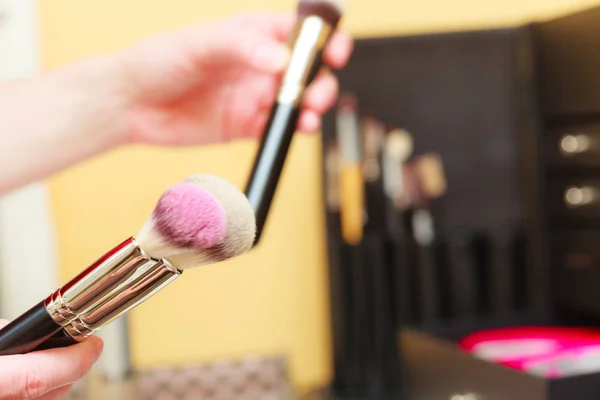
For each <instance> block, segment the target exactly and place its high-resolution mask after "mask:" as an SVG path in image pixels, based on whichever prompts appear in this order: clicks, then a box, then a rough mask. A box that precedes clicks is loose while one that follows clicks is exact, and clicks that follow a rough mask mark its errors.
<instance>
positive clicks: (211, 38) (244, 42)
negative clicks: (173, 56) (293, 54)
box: [183, 24, 290, 74]
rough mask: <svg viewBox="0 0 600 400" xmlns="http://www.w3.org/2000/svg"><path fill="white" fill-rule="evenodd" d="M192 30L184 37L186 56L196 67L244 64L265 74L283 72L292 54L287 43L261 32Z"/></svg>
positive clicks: (216, 26)
mask: <svg viewBox="0 0 600 400" xmlns="http://www.w3.org/2000/svg"><path fill="white" fill-rule="evenodd" d="M205 28H206V27H201V28H200V30H199V31H197V30H196V29H190V30H188V31H186V32H185V34H184V35H183V40H184V41H185V48H186V49H187V51H186V57H189V58H190V59H191V61H192V63H193V64H195V65H196V66H201V67H207V66H210V65H215V66H219V65H221V66H222V65H227V64H230V65H242V66H248V67H250V68H252V69H254V70H256V71H260V72H265V73H274V74H277V73H280V72H282V71H283V70H284V69H285V67H286V66H287V64H288V61H289V59H290V51H289V49H288V48H287V46H286V45H285V43H284V42H282V41H280V40H278V39H277V38H276V37H273V36H272V35H271V36H269V35H265V34H264V33H263V32H261V31H260V30H258V29H255V30H252V29H241V27H235V26H230V25H228V24H224V25H223V24H214V25H213V27H212V29H205Z"/></svg>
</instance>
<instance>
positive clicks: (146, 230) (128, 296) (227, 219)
mask: <svg viewBox="0 0 600 400" xmlns="http://www.w3.org/2000/svg"><path fill="white" fill-rule="evenodd" d="M255 232H256V222H255V217H254V212H253V210H252V207H251V206H250V203H249V202H248V200H247V198H246V196H245V195H244V194H243V193H242V192H241V191H240V190H239V189H237V188H236V187H235V186H234V185H233V184H231V183H229V182H228V181H226V180H224V179H221V178H218V177H215V176H212V175H193V176H191V177H189V178H188V179H187V180H186V181H184V182H181V183H179V184H176V185H174V186H172V187H171V188H169V189H168V190H167V191H166V192H164V194H163V195H162V196H161V197H160V199H159V201H158V202H157V204H156V206H155V208H154V210H153V212H152V214H151V215H150V217H149V218H148V219H147V220H146V222H145V224H144V225H143V227H142V229H141V230H140V232H139V233H138V235H137V237H136V238H134V237H130V238H128V239H126V240H125V241H123V242H122V243H120V244H118V245H117V246H116V247H114V248H113V249H111V250H110V251H108V252H107V253H106V254H104V255H103V256H101V257H100V258H99V259H98V260H96V261H95V262H94V263H93V264H92V265H91V266H89V267H88V268H87V269H85V270H84V271H83V272H81V273H80V274H79V275H77V276H76V277H74V278H73V279H71V280H70V281H69V282H67V283H66V284H65V285H63V286H62V287H60V288H59V289H58V290H56V291H55V292H54V293H52V294H51V295H50V296H48V297H47V298H46V299H44V300H42V301H41V302H39V303H38V304H37V305H35V306H33V307H32V308H31V309H30V310H28V311H27V312H25V313H24V314H23V315H21V316H20V317H18V318H17V319H15V320H14V321H12V322H11V323H9V324H8V325H6V326H5V327H4V328H2V329H0V355H10V354H23V353H28V352H31V351H36V350H42V349H48V348H55V347H64V346H68V345H71V344H74V343H77V342H80V341H83V340H85V339H86V338H88V337H90V336H91V335H94V334H95V333H96V332H98V331H99V330H100V329H101V328H102V327H103V326H105V325H107V324H108V323H110V322H111V321H113V320H114V319H116V318H118V317H119V316H121V315H123V314H125V313H126V312H128V311H129V310H130V309H132V308H134V307H137V306H138V305H140V304H141V303H143V302H144V301H146V300H147V299H148V298H150V297H151V296H153V295H154V294H156V293H158V292H159V291H160V290H161V289H162V288H163V287H165V286H166V285H168V284H170V283H171V282H173V281H174V280H175V279H177V278H178V277H180V276H181V275H182V273H183V272H184V270H185V269H188V268H192V267H196V266H200V265H206V264H211V263H216V262H219V261H223V260H226V259H229V258H233V257H236V256H238V255H241V254H242V253H244V252H246V251H247V250H249V249H250V248H251V247H252V244H253V242H254V237H255Z"/></svg>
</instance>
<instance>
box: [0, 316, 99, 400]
mask: <svg viewBox="0 0 600 400" xmlns="http://www.w3.org/2000/svg"><path fill="white" fill-rule="evenodd" d="M0 325H2V326H4V325H6V321H1V323H0ZM102 346H103V344H102V340H101V339H99V338H97V337H91V338H90V339H88V340H86V341H85V342H83V343H78V344H76V345H73V346H69V347H63V348H60V349H52V350H43V351H37V352H33V353H28V354H23V355H14V356H2V357H0V400H30V399H38V400H58V399H61V398H63V397H64V396H65V395H66V394H67V393H68V392H69V390H70V389H71V386H72V385H73V383H75V382H76V381H78V380H79V379H81V378H83V376H84V375H85V374H87V372H88V371H89V370H90V368H91V367H92V365H93V364H94V363H95V362H96V360H98V358H99V357H100V354H101V353H102Z"/></svg>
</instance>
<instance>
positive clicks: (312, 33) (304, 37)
mask: <svg viewBox="0 0 600 400" xmlns="http://www.w3.org/2000/svg"><path fill="white" fill-rule="evenodd" d="M332 32H333V27H332V26H331V25H329V24H328V23H327V22H325V21H324V20H323V19H322V18H321V17H319V16H316V15H309V16H305V17H301V18H300V19H299V20H298V22H297V23H296V25H295V27H294V30H293V32H292V36H291V38H290V43H291V45H292V49H291V50H292V55H291V59H290V62H289V65H288V67H287V69H286V71H285V74H284V76H283V80H282V83H281V87H280V89H279V94H278V96H277V101H278V102H279V103H281V104H289V105H294V106H296V105H298V104H299V103H300V100H301V99H302V95H303V94H304V91H305V89H306V87H307V86H308V84H309V78H310V73H311V71H312V69H313V68H314V66H315V65H316V63H318V62H319V60H318V58H319V57H320V56H321V52H322V51H323V49H324V48H325V44H326V43H327V41H328V40H329V37H330V36H331V33H332Z"/></svg>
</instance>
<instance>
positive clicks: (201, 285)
mask: <svg viewBox="0 0 600 400" xmlns="http://www.w3.org/2000/svg"><path fill="white" fill-rule="evenodd" d="M348 3H349V7H348V8H349V11H348V14H347V17H346V19H345V21H344V26H345V27H346V28H348V29H349V30H350V31H351V32H352V33H354V34H356V35H360V36H366V35H375V34H381V33H386V34H387V33H402V32H422V31H439V30H444V29H464V28H473V27H484V26H493V25H501V24H505V23H513V22H518V21H520V20H522V19H527V18H531V17H534V18H540V17H541V18H545V17H548V16H552V15H555V14H557V13H562V12H569V11H572V10H573V7H579V8H580V7H583V6H589V5H593V4H597V3H598V2H597V1H591V0H578V1H575V0H529V1H524V0H496V1H480V0H477V1H476V0H453V1H442V0H419V1H418V2H417V1H401V0H370V1H365V0H351V1H349V2H348ZM367 4H370V6H369V5H367ZM40 6H41V36H42V41H43V42H42V44H43V48H42V50H43V62H44V67H46V68H53V67H57V66H60V65H63V64H65V63H68V62H70V61H72V60H74V59H76V58H79V57H82V56H86V55H90V54H94V53H97V52H101V51H109V50H114V49H119V48H122V47H124V46H126V45H128V44H130V43H131V42H132V41H135V40H137V39H139V38H141V37H143V36H144V35H147V34H150V33H152V32H154V31H156V30H162V29H168V28H174V27H178V26H182V25H185V24H189V23H194V22H197V21H202V20H205V19H210V18H214V17H218V16H224V15H228V14H232V13H235V12H238V11H242V10H250V9H271V10H275V9H291V8H292V7H293V6H294V2H293V1H292V0H254V1H247V0H229V1H214V2H211V1H197V0H178V1H173V0H152V1H148V0H83V1H73V0H45V1H40ZM255 149H256V148H255V144H254V143H235V144H229V145H222V146H212V147H209V148H204V149H191V150H158V149H148V148H133V149H125V150H119V151H116V152H113V153H111V154H108V155H106V156H103V157H99V158H97V159H95V160H92V161H90V162H87V163H85V164H83V165H80V166H78V167H76V168H73V169H71V170H69V171H67V172H65V173H63V174H60V175H59V176H57V177H56V178H54V179H53V180H52V182H51V189H52V199H53V202H54V203H53V207H54V212H55V218H56V221H57V224H58V228H57V229H58V234H59V252H60V265H61V271H60V276H61V279H62V280H65V279H67V278H69V277H71V276H72V275H73V274H74V273H76V272H78V271H79V270H80V269H81V268H83V267H84V266H86V265H87V264H88V263H89V262H91V261H93V260H94V259H95V258H96V257H97V256H99V255H100V254H101V253H102V252H104V251H106V250H107V249H109V247H110V246H112V245H114V244H116V243H117V241H119V240H121V239H123V238H124V237H126V236H128V235H130V234H134V233H135V232H136V231H137V230H138V229H139V227H140V226H141V225H142V223H143V221H144V219H145V218H146V217H147V215H148V214H149V212H150V211H151V209H152V207H153V206H154V203H155V201H156V199H157V197H158V196H159V195H160V194H161V192H162V191H163V190H164V189H165V188H167V187H168V186H170V185H171V184H173V183H174V182H176V181H178V180H180V179H182V178H183V177H185V176H186V175H188V174H189V173H194V172H210V173H214V174H217V175H220V176H223V177H225V178H227V179H229V180H231V181H232V182H234V183H236V184H238V185H240V186H243V183H244V179H245V177H246V175H247V173H248V169H249V166H250V161H251V158H252V156H253V154H254V151H255ZM318 154H319V139H318V138H317V137H311V138H309V137H298V138H297V139H296V141H295V143H294V145H293V149H292V151H291V155H290V159H289V161H288V166H287V169H286V171H285V174H284V177H283V182H282V186H281V189H280V191H279V193H278V195H277V197H276V200H275V204H274V210H273V214H272V216H271V219H270V224H269V226H268V229H267V231H266V236H265V237H264V240H263V243H262V245H261V246H260V248H259V249H257V250H256V251H254V252H252V253H250V254H247V255H245V256H243V257H241V258H239V259H237V260H234V261H230V262H227V263H225V264H224V265H220V266H216V267H211V268H204V269H200V270H197V271H193V272H190V273H187V274H186V276H185V277H184V278H183V279H181V280H180V281H179V282H177V283H176V284H174V285H172V286H171V287H168V288H167V289H166V290H164V291H163V292H161V293H160V294H159V295H158V296H157V297H155V298H153V299H151V300H150V301H149V303H147V304H145V305H144V306H143V307H141V308H139V309H137V310H135V311H134V312H133V313H132V314H131V316H132V339H133V340H132V342H133V357H134V362H135V364H136V365H137V366H140V367H143V366H148V365H153V364H156V363H174V362H180V361H194V360H210V359H214V358H217V357H222V356H224V357H227V356H237V355H243V354H247V353H272V352H286V353H288V354H289V355H290V356H291V368H292V374H293V378H294V380H295V382H296V383H298V384H301V385H306V384H313V383H317V382H322V381H324V380H326V379H328V377H329V376H330V357H329V330H328V329H329V326H328V310H327V297H326V272H325V268H324V267H325V264H324V261H325V249H324V244H323V231H322V218H321V214H320V195H321V194H320V177H319V168H320V162H319V159H318ZM107 191H110V192H111V193H114V194H113V195H107Z"/></svg>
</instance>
